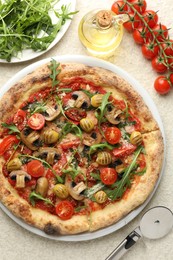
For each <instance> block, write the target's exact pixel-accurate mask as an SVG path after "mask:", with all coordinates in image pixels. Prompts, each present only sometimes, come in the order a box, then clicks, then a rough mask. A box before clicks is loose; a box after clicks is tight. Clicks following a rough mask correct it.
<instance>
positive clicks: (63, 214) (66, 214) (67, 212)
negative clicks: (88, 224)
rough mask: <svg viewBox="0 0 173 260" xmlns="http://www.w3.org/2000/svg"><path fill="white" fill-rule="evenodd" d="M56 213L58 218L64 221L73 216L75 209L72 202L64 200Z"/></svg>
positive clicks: (57, 207) (58, 205) (59, 204)
mask: <svg viewBox="0 0 173 260" xmlns="http://www.w3.org/2000/svg"><path fill="white" fill-rule="evenodd" d="M55 211H56V214H57V215H58V217H60V218H61V219H62V220H67V219H70V218H71V217H72V216H73V213H74V207H73V205H72V203H71V202H70V201H68V200H63V201H61V202H59V203H58V204H57V206H56V208H55Z"/></svg>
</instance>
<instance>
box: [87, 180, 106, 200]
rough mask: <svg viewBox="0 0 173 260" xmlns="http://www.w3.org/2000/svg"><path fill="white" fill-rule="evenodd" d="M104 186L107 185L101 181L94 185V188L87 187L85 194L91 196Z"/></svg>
mask: <svg viewBox="0 0 173 260" xmlns="http://www.w3.org/2000/svg"><path fill="white" fill-rule="evenodd" d="M104 187H105V185H104V184H103V183H101V182H99V183H97V184H96V185H94V186H93V187H92V188H90V189H86V190H85V191H84V196H86V197H88V198H91V197H92V196H93V195H94V194H95V193H96V192H97V191H99V190H101V189H102V188H104Z"/></svg>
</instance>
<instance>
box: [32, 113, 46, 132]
mask: <svg viewBox="0 0 173 260" xmlns="http://www.w3.org/2000/svg"><path fill="white" fill-rule="evenodd" d="M44 124H45V118H44V116H43V115H42V114H40V113H35V114H33V115H32V116H31V117H30V118H29V119H28V126H29V127H30V128H32V129H33V130H40V129H41V128H43V126H44Z"/></svg>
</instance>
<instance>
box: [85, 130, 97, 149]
mask: <svg viewBox="0 0 173 260" xmlns="http://www.w3.org/2000/svg"><path fill="white" fill-rule="evenodd" d="M101 140H102V136H101V134H100V133H98V132H95V131H92V132H91V133H84V134H83V144H85V145H87V146H92V145H94V144H99V143H100V142H101Z"/></svg>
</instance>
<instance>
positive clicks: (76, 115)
mask: <svg viewBox="0 0 173 260" xmlns="http://www.w3.org/2000/svg"><path fill="white" fill-rule="evenodd" d="M65 115H66V116H67V117H68V118H69V119H71V120H73V121H77V122H78V121H80V120H81V119H82V118H84V117H86V115H87V114H86V111H85V110H83V109H79V108H75V107H72V108H69V109H67V110H66V111H65Z"/></svg>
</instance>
